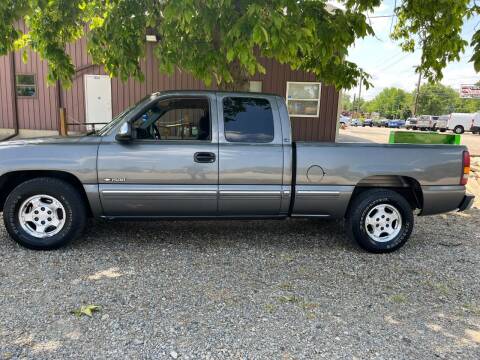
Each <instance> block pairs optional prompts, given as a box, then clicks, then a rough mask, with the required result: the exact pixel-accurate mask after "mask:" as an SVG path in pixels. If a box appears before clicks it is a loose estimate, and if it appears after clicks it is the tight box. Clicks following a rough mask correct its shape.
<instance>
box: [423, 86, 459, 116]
mask: <svg viewBox="0 0 480 360" xmlns="http://www.w3.org/2000/svg"><path fill="white" fill-rule="evenodd" d="M459 99H460V97H459V94H458V92H457V91H455V90H454V89H452V88H451V87H448V86H445V85H442V84H424V85H422V86H421V87H420V91H419V94H418V107H417V114H425V115H443V114H450V113H452V112H455V111H456V110H457V104H458V100H459Z"/></svg>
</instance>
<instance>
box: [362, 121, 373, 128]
mask: <svg viewBox="0 0 480 360" xmlns="http://www.w3.org/2000/svg"><path fill="white" fill-rule="evenodd" d="M362 126H363V127H365V126H370V127H372V126H373V120H372V119H365V120H363V122H362Z"/></svg>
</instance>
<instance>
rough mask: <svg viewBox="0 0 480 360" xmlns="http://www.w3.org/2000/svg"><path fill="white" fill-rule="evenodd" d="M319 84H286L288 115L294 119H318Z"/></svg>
mask: <svg viewBox="0 0 480 360" xmlns="http://www.w3.org/2000/svg"><path fill="white" fill-rule="evenodd" d="M321 86H322V85H321V83H316V82H290V81H289V82H287V107H288V114H289V115H290V116H294V117H318V114H319V109H320V92H321Z"/></svg>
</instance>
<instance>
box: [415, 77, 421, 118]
mask: <svg viewBox="0 0 480 360" xmlns="http://www.w3.org/2000/svg"><path fill="white" fill-rule="evenodd" d="M421 81H422V73H421V72H419V73H418V83H417V93H416V94H415V107H414V108H413V116H417V107H418V97H419V93H420V83H421Z"/></svg>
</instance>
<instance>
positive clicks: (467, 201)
mask: <svg viewBox="0 0 480 360" xmlns="http://www.w3.org/2000/svg"><path fill="white" fill-rule="evenodd" d="M474 200H475V196H473V195H469V194H467V195H465V196H464V197H463V200H462V202H461V203H460V206H459V207H458V211H465V210H468V209H471V208H472V206H473V202H474Z"/></svg>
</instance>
